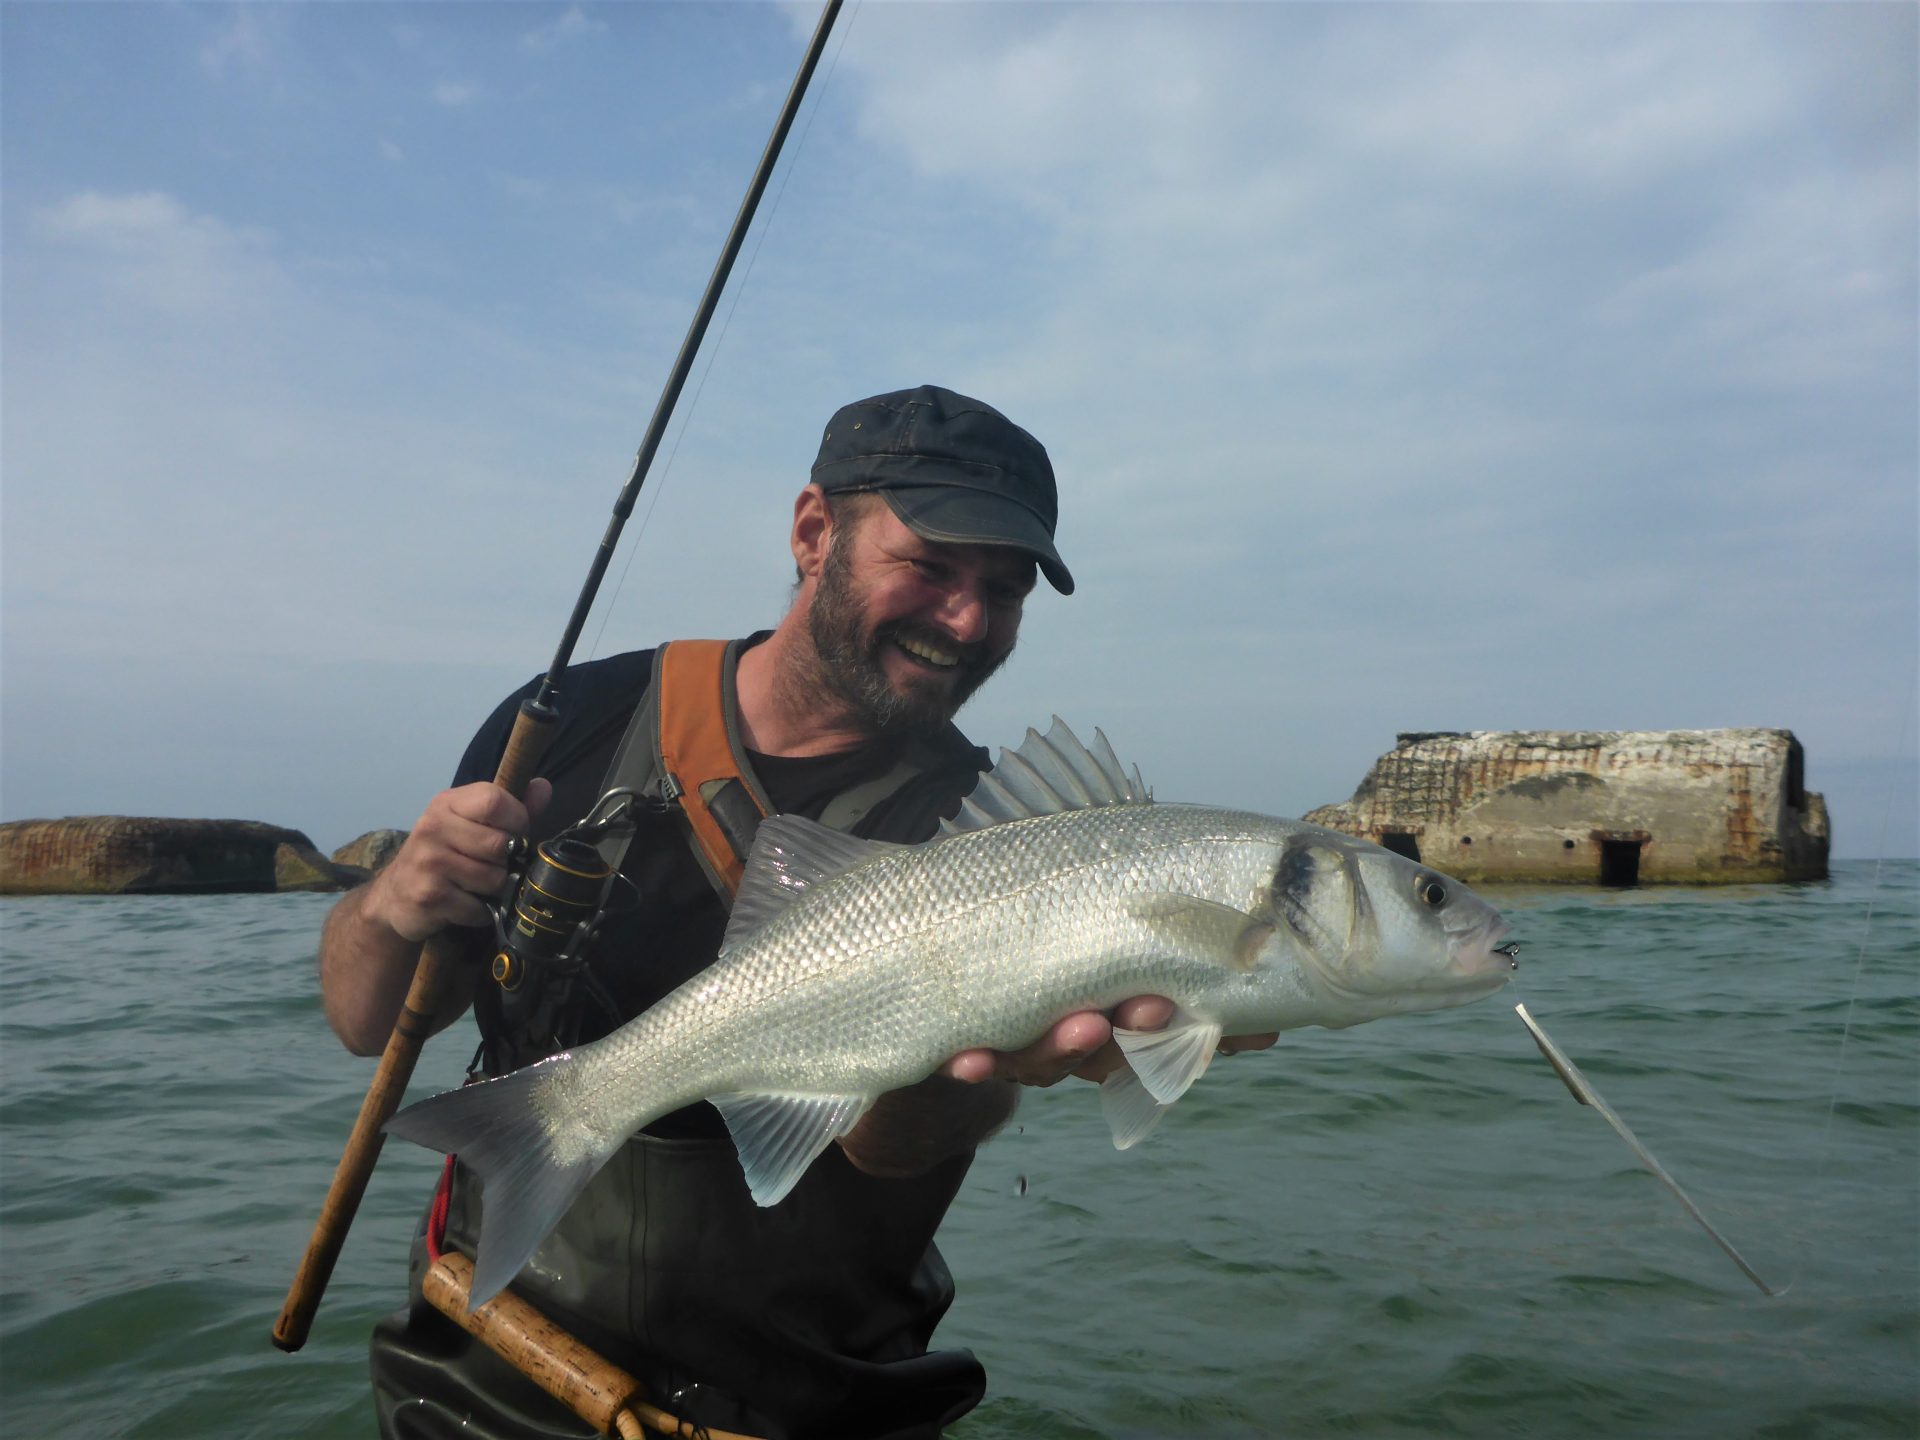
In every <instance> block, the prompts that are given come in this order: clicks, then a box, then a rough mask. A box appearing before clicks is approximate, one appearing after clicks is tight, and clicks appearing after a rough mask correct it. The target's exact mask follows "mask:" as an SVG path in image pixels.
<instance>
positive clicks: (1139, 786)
mask: <svg viewBox="0 0 1920 1440" xmlns="http://www.w3.org/2000/svg"><path fill="white" fill-rule="evenodd" d="M1093 740H1094V744H1093V748H1091V749H1089V748H1088V747H1087V746H1085V745H1083V744H1082V743H1081V742H1080V738H1079V737H1078V736H1077V735H1075V734H1074V733H1073V731H1072V730H1070V729H1068V728H1067V722H1066V721H1064V720H1062V719H1061V718H1060V717H1059V716H1058V715H1056V716H1054V717H1053V727H1052V728H1051V729H1050V730H1048V731H1047V733H1046V734H1045V735H1041V734H1039V733H1038V732H1037V731H1034V730H1029V731H1027V738H1026V739H1025V740H1024V741H1023V742H1021V745H1020V748H1019V749H1017V750H1002V751H1001V752H1000V763H999V764H998V765H996V766H994V767H993V769H992V770H990V771H989V772H988V773H987V774H985V775H982V776H981V777H980V782H979V784H978V785H976V786H975V787H974V791H973V793H972V794H971V795H969V796H968V797H967V799H966V803H965V804H964V805H962V806H961V807H960V813H959V814H958V815H956V816H954V817H953V819H951V820H947V821H944V822H942V824H941V827H940V833H941V834H942V835H957V834H960V833H962V832H964V831H968V830H983V829H985V828H986V827H987V826H989V825H1001V824H1005V823H1006V822H1007V821H1009V820H1025V819H1028V818H1030V817H1032V816H1035V815H1057V814H1059V813H1060V812H1062V811H1064V810H1091V809H1095V808H1097V807H1099V806H1103V805H1143V804H1146V803H1147V802H1148V801H1150V800H1151V799H1152V798H1153V797H1152V795H1151V794H1150V793H1149V792H1148V790H1147V785H1146V782H1145V781H1144V780H1142V779H1141V778H1140V771H1139V769H1138V767H1136V768H1135V769H1134V771H1133V773H1132V774H1131V775H1129V774H1128V773H1127V771H1126V770H1125V768H1124V767H1122V765H1121V764H1120V760H1119V757H1118V756H1116V755H1115V754H1114V753H1113V746H1112V745H1110V744H1108V743H1107V737H1106V736H1105V735H1103V734H1102V733H1101V732H1100V731H1098V730H1095V731H1094V732H1093Z"/></svg>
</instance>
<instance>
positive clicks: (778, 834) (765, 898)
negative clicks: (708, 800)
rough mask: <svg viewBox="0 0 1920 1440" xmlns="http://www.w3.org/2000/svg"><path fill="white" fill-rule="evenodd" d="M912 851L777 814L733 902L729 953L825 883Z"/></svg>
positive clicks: (726, 943)
mask: <svg viewBox="0 0 1920 1440" xmlns="http://www.w3.org/2000/svg"><path fill="white" fill-rule="evenodd" d="M908 848H910V847H908V846H905V845H893V844H889V843H888V842H886V841H884V840H863V839H861V838H859V837H858V836H855V835H848V834H845V833H843V832H842V831H839V830H832V829H829V828H828V827H827V826H825V825H822V824H819V823H818V822H816V821H813V820H809V819H807V818H806V817H805V816H802V815H771V816H768V817H767V818H766V819H765V820H762V821H761V822H760V828H759V829H758V830H757V831H755V832H754V840H753V849H752V850H751V851H750V852H749V853H748V855H747V864H746V870H745V873H744V874H742V875H741V877H740V890H739V893H738V894H736V895H735V896H734V899H733V913H732V915H731V916H730V917H729V918H728V921H727V934H726V938H725V939H724V940H722V941H721V943H720V953H721V954H722V955H724V954H726V953H727V952H728V951H729V950H732V949H734V948H735V947H736V946H737V945H738V944H739V943H740V941H741V940H742V939H743V938H744V937H745V936H747V935H750V934H751V933H752V932H753V931H755V930H758V929H759V928H760V927H761V926H762V925H765V924H766V923H767V922H768V921H769V920H771V919H773V918H774V916H776V915H778V914H780V912H781V911H783V910H785V909H786V908H787V906H789V905H791V904H792V903H793V902H794V901H796V900H798V899H799V898H800V897H801V896H802V895H804V894H806V893H807V891H809V890H811V889H812V888H813V887H814V886H816V885H819V884H821V883H822V882H823V881H827V880H831V879H832V878H833V877H834V876H836V875H841V874H844V873H846V872H847V871H849V870H852V869H854V868H856V867H857V866H860V865H864V864H866V863H867V862H868V861H869V860H874V859H877V858H879V857H880V856H882V855H889V854H892V853H893V852H894V851H896V850H905V849H908Z"/></svg>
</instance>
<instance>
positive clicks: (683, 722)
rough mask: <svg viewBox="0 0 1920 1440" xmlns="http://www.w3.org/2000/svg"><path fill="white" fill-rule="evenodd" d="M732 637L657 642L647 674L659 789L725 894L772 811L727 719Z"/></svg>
mask: <svg viewBox="0 0 1920 1440" xmlns="http://www.w3.org/2000/svg"><path fill="white" fill-rule="evenodd" d="M738 643H739V642H737V641H733V642H729V641H726V640H675V641H673V642H672V643H670V644H667V645H662V646H661V647H660V653H659V654H658V656H656V658H655V660H654V677H653V690H654V702H655V704H656V705H657V706H658V707H659V708H658V714H659V723H658V726H657V727H656V730H655V734H656V736H657V737H658V738H657V740H656V744H657V745H658V751H657V755H656V759H657V762H658V766H659V774H660V784H661V793H662V794H663V795H664V796H665V798H666V799H668V800H671V801H674V802H676V803H677V804H678V805H679V806H680V808H681V810H682V811H683V812H684V813H685V815H686V817H687V823H688V824H689V825H691V826H692V828H693V840H694V853H695V854H696V855H698V856H699V858H700V863H701V865H702V867H703V868H704V869H705V870H706V872H707V878H708V879H710V880H712V881H713V883H714V886H715V887H716V888H717V889H718V890H719V891H720V892H721V895H722V897H723V898H724V899H726V900H729V901H731V900H732V898H733V896H734V892H736V891H737V890H738V889H739V888H740V877H741V875H742V874H743V873H744V871H745V869H746V855H747V851H748V850H749V849H751V848H752V846H753V832H754V830H755V829H757V828H758V827H759V824H760V821H761V820H762V819H764V818H765V817H766V816H767V815H769V814H771V813H772V810H773V806H772V803H771V802H770V801H769V800H768V799H767V797H766V794H765V793H764V792H763V791H762V790H761V788H760V784H759V782H758V781H757V780H756V779H755V778H754V776H753V771H752V770H751V768H750V767H749V766H748V765H747V760H746V754H745V749H744V747H743V746H742V745H741V744H740V736H739V732H738V730H737V728H736V724H735V721H734V715H735V714H736V708H737V707H736V705H735V697H734V688H733V685H734V678H733V677H734V664H735V662H736V661H737V659H738V655H737V653H736V648H735V647H736V646H737V645H738Z"/></svg>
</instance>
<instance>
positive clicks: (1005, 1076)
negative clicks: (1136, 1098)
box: [941, 995, 1280, 1085]
mask: <svg viewBox="0 0 1920 1440" xmlns="http://www.w3.org/2000/svg"><path fill="white" fill-rule="evenodd" d="M1174 1008H1175V1007H1174V1003H1173V1002H1172V1001H1171V1000H1168V999H1166V998H1165V997H1163V996H1159V995H1136V996H1135V997H1134V998H1133V999H1131V1000H1123V1001H1121V1002H1120V1003H1119V1004H1118V1005H1116V1006H1114V1007H1113V1014H1112V1017H1111V1019H1109V1017H1108V1016H1106V1015H1103V1014H1101V1013H1100V1012H1099V1011H1097V1010H1078V1011H1075V1012H1074V1013H1073V1014H1071V1015H1069V1016H1067V1017H1066V1018H1065V1019H1063V1020H1060V1021H1059V1022H1057V1023H1056V1024H1055V1025H1054V1026H1053V1028H1052V1029H1050V1030H1048V1031H1047V1033H1046V1034H1045V1035H1043V1036H1041V1037H1040V1038H1039V1039H1038V1040H1036V1041H1034V1043H1033V1044H1031V1045H1029V1046H1027V1047H1026V1048H1025V1049H1024V1050H963V1051H961V1052H960V1053H959V1054H958V1055H956V1056H954V1057H953V1059H951V1060H949V1061H948V1062H947V1063H946V1065H945V1066H944V1067H943V1068H942V1071H941V1073H943V1074H945V1075H948V1076H950V1077H951V1078H953V1079H955V1080H967V1081H974V1082H978V1081H981V1080H992V1079H999V1080H1012V1081H1015V1082H1016V1083H1018V1084H1021V1085H1056V1084H1058V1083H1059V1082H1060V1081H1062V1080H1064V1079H1066V1078H1067V1076H1069V1075H1078V1076H1079V1077H1080V1078H1081V1079H1083V1080H1093V1081H1096V1082H1097V1081H1100V1080H1104V1079H1106V1078H1107V1076H1108V1075H1110V1074H1112V1073H1113V1072H1114V1071H1115V1070H1117V1069H1119V1068H1120V1067H1121V1066H1122V1065H1125V1064H1126V1063H1127V1057H1126V1056H1125V1054H1123V1053H1122V1052H1121V1049H1120V1045H1119V1042H1117V1041H1116V1040H1115V1039H1114V1038H1113V1031H1114V1028H1115V1027H1116V1026H1117V1027H1119V1028H1120V1029H1122V1030H1160V1029H1164V1028H1165V1027H1166V1025H1167V1022H1168V1021H1170V1020H1172V1019H1173V1012H1174ZM1279 1038H1280V1036H1279V1034H1278V1033H1277V1032H1273V1033H1268V1034H1264V1035H1230V1036H1228V1037H1227V1038H1225V1039H1223V1040H1222V1041H1221V1042H1220V1049H1221V1051H1222V1052H1223V1053H1226V1054H1229V1055H1231V1054H1236V1053H1238V1052H1239V1051H1242V1050H1264V1049H1266V1048H1267V1047H1268V1046H1269V1045H1271V1044H1273V1043H1274V1042H1275V1041H1276V1040H1278V1039H1279Z"/></svg>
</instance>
